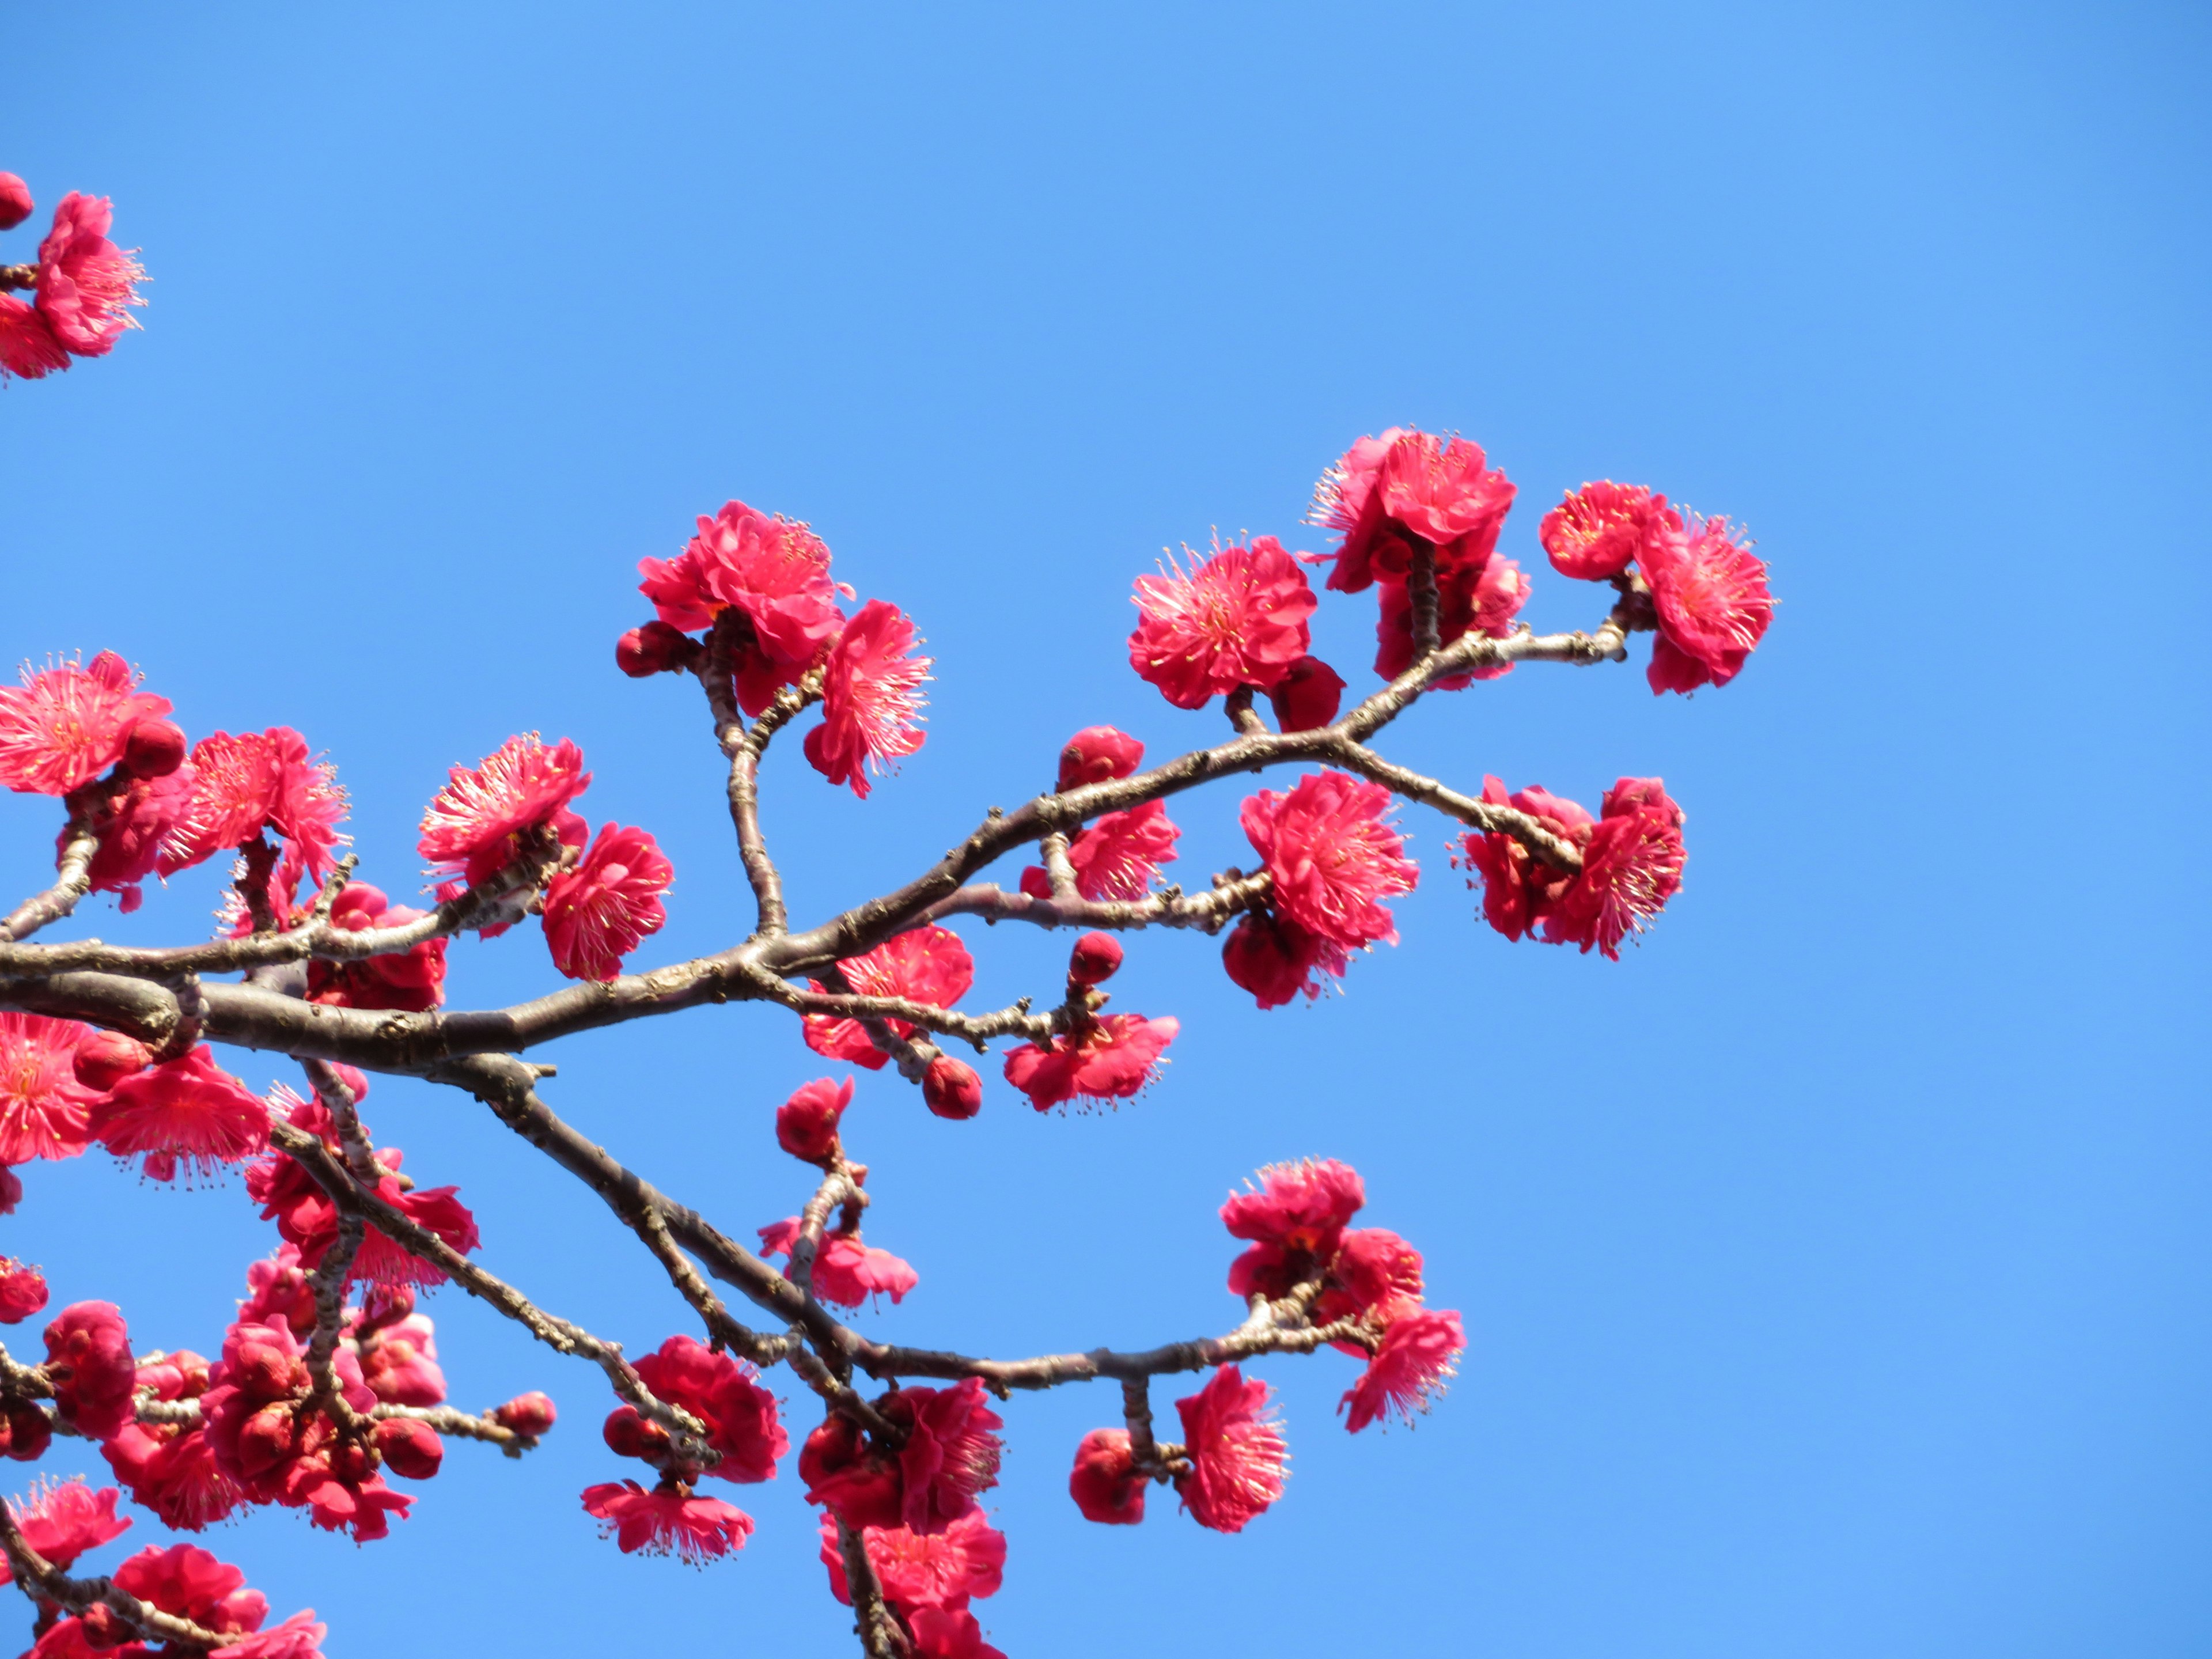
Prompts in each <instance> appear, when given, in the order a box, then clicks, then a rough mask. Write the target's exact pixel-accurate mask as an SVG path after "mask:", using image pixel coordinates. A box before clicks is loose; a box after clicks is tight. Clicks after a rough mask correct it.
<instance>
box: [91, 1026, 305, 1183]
mask: <svg viewBox="0 0 2212 1659" xmlns="http://www.w3.org/2000/svg"><path fill="white" fill-rule="evenodd" d="M88 1127H89V1128H90V1130H91V1133H92V1138H93V1139H95V1140H97V1141H99V1142H100V1145H101V1146H105V1147H106V1148H107V1150H108V1151H109V1152H112V1153H114V1154H115V1156H116V1157H118V1158H136V1157H137V1156H139V1155H141V1154H142V1153H143V1155H144V1158H145V1164H144V1165H143V1168H144V1171H145V1174H146V1176H147V1177H148V1179H149V1180H153V1181H173V1180H175V1179H176V1176H177V1170H178V1166H179V1164H182V1165H183V1166H184V1167H185V1169H186V1170H190V1171H191V1172H192V1173H195V1174H197V1175H199V1176H209V1175H211V1174H213V1173H214V1172H215V1170H216V1166H217V1165H218V1164H236V1163H239V1162H241V1161H242V1160H244V1159H246V1158H252V1157H253V1156H255V1155H256V1154H257V1153H258V1152H262V1151H264V1150H265V1149H266V1148H267V1146H268V1145H269V1109H268V1107H267V1106H266V1105H264V1103H263V1102H262V1099H261V1097H260V1096H258V1095H257V1094H255V1093H254V1092H253V1091H252V1090H251V1089H249V1088H247V1087H246V1085H244V1084H243V1083H240V1081H239V1080H238V1079H236V1078H234V1077H233V1076H231V1074H230V1073H228V1072H226V1071H224V1070H223V1069H222V1067H221V1066H217V1065H216V1063H215V1050H214V1049H212V1048H209V1047H208V1046H207V1044H206V1043H204V1042H202V1043H197V1044H196V1045H194V1046H193V1047H192V1048H191V1049H189V1050H188V1051H187V1052H186V1053H185V1054H183V1055H182V1056H181V1057H179V1059H176V1060H169V1061H167V1062H166V1063H164V1064H162V1065H160V1066H149V1067H148V1068H146V1069H145V1070H143V1071H139V1072H134V1073H131V1075H130V1076H128V1077H126V1078H125V1079H123V1080H122V1081H121V1082H119V1083H118V1084H117V1085H115V1087H114V1089H113V1090H112V1091H111V1092H110V1093H109V1094H108V1096H107V1097H106V1098H105V1099H104V1100H101V1101H99V1102H97V1103H95V1104H94V1106H93V1108H92V1112H91V1115H90V1118H89V1120H88Z"/></svg>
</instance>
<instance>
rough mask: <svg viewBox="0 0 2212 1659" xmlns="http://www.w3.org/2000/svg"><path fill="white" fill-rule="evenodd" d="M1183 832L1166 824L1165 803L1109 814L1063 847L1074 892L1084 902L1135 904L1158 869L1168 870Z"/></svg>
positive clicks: (1149, 802)
mask: <svg viewBox="0 0 2212 1659" xmlns="http://www.w3.org/2000/svg"><path fill="white" fill-rule="evenodd" d="M1180 836H1182V830H1180V829H1176V826H1175V825H1174V824H1173V823H1170V821H1169V819H1168V809H1167V803H1166V802H1164V801H1158V800H1148V801H1146V802H1144V803H1143V804H1142V805H1137V806H1133V807H1131V808H1130V809H1129V810H1128V811H1126V812H1109V813H1107V814H1106V815H1105V816H1104V817H1101V818H1100V819H1099V820H1098V821H1097V823H1094V824H1092V825H1091V827H1090V828H1088V829H1085V830H1083V831H1082V832H1081V833H1080V834H1079V835H1078V836H1076V837H1075V838H1074V840H1073V841H1072V842H1069V843H1068V848H1067V861H1068V862H1069V863H1070V864H1071V865H1073V866H1074V867H1075V890H1076V891H1077V892H1078V893H1080V894H1081V895H1082V896H1084V897H1085V898H1087V899H1093V900H1096V899H1140V898H1142V897H1144V896H1145V895H1146V893H1147V892H1148V891H1150V890H1151V888H1152V883H1153V882H1154V881H1155V880H1156V879H1157V878H1158V876H1159V873H1160V866H1162V865H1164V864H1172V863H1174V862H1175V857H1176V850H1175V846H1176V840H1177V838H1178V837H1180Z"/></svg>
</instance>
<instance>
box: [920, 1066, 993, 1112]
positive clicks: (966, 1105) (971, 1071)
mask: <svg viewBox="0 0 2212 1659" xmlns="http://www.w3.org/2000/svg"><path fill="white" fill-rule="evenodd" d="M921 1098H922V1103H924V1104H925V1105H927V1107H928V1108H929V1109H930V1110H931V1111H932V1112H933V1113H934V1114H935V1115H937V1116H939V1117H945V1118H951V1119H954V1120H956V1121H958V1120H964V1119H967V1118H971V1117H973V1116H975V1114H976V1113H978V1112H980V1111H981V1110H982V1109H983V1079H981V1077H978V1076H977V1075H976V1073H975V1067H974V1066H970V1065H969V1063H968V1062H967V1061H966V1060H955V1059H953V1057H952V1056H951V1055H950V1054H939V1055H938V1057H937V1058H936V1059H935V1060H931V1061H930V1062H929V1069H928V1070H927V1071H926V1072H924V1073H922V1074H921Z"/></svg>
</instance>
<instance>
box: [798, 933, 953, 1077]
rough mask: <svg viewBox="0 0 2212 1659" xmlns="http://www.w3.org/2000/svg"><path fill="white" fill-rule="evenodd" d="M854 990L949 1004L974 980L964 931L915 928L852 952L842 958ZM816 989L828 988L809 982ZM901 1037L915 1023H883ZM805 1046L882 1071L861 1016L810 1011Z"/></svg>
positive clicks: (881, 1058)
mask: <svg viewBox="0 0 2212 1659" xmlns="http://www.w3.org/2000/svg"><path fill="white" fill-rule="evenodd" d="M837 965H838V967H839V968H841V969H843V970H844V975H845V981H846V983H847V984H848V985H850V986H851V987H853V991H854V994H855V995H858V996H866V997H903V998H904V999H906V1000H908V1001H909V1002H926V1003H928V1004H930V1005H932V1006H935V1007H939V1008H950V1007H951V1006H952V1005H953V1004H954V1003H956V1002H957V1001H959V1000H960V999H961V998H962V997H963V996H965V995H966V994H968V987H969V986H970V985H972V984H974V983H975V958H974V957H971V956H969V954H968V947H967V946H966V945H963V944H962V943H961V942H960V936H959V935H958V934H957V933H953V932H952V931H951V930H950V929H949V928H945V927H915V928H909V929H908V931H907V932H905V933H894V934H893V935H892V936H891V937H890V938H889V939H885V940H884V942H883V943H882V944H881V945H878V946H876V948H875V949H874V950H872V951H869V952H868V953H867V954H866V955H865V956H858V957H847V958H846V959H845V960H844V961H842V962H841V963H838V964H837ZM810 983H811V984H812V985H813V987H814V988H815V989H816V990H817V991H826V990H828V989H829V987H827V986H825V985H823V984H822V983H821V982H820V981H818V980H817V981H810ZM885 1023H886V1024H889V1025H890V1028H891V1030H893V1031H895V1032H896V1033H897V1034H898V1035H899V1036H902V1037H903V1036H913V1035H914V1027H913V1026H911V1025H909V1024H907V1022H906V1021H904V1020H902V1019H894V1020H889V1021H886V1022H885ZM804 1026H805V1039H806V1046H807V1047H808V1048H811V1049H813V1050H814V1052H815V1053H816V1054H823V1055H825V1056H827V1057H828V1058H829V1059H831V1060H849V1061H850V1062H852V1064H854V1065H855V1066H866V1068H867V1069H868V1070H870V1071H872V1072H873V1071H879V1070H881V1069H882V1067H883V1063H884V1054H883V1051H882V1050H881V1049H879V1048H877V1047H876V1045H875V1043H874V1042H872V1041H871V1040H870V1038H869V1036H868V1033H867V1030H866V1028H865V1027H864V1026H862V1025H861V1024H860V1021H858V1020H857V1019H842V1018H837V1017H836V1016H835V1015H831V1014H809V1015H807V1016H806V1018H805V1021H804Z"/></svg>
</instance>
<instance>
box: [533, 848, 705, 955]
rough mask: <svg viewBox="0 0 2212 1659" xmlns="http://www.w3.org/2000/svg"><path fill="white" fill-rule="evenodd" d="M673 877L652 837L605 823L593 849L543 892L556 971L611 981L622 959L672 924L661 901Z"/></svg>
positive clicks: (546, 933)
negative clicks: (665, 926) (650, 934)
mask: <svg viewBox="0 0 2212 1659" xmlns="http://www.w3.org/2000/svg"><path fill="white" fill-rule="evenodd" d="M675 879H676V866H674V865H672V864H671V863H670V862H669V861H668V859H667V855H666V854H664V853H662V852H661V850H660V848H659V846H658V845H657V844H656V843H655V842H654V841H653V837H652V836H650V835H648V834H647V833H646V832H645V831H644V830H642V829H623V827H622V826H621V825H619V824H613V823H603V824H601V825H600V826H599V837H598V839H596V840H595V841H593V842H592V850H591V851H590V852H588V853H586V854H584V858H583V861H582V862H581V863H580V864H579V865H577V866H575V867H574V869H570V870H563V871H562V872H561V873H560V874H558V875H556V876H555V877H554V878H553V879H552V881H551V882H550V883H549V884H547V886H546V889H545V942H546V943H547V944H548V945H550V946H551V947H552V951H553V965H554V966H555V967H556V968H558V969H560V970H561V971H562V973H564V974H566V975H568V977H569V978H570V979H596V980H609V979H612V978H614V977H615V976H616V975H618V974H620V973H621V972H622V959H623V957H625V956H628V955H629V953H630V952H631V951H635V950H636V949H637V946H638V941H639V940H641V939H643V938H644V937H645V936H646V935H647V933H659V931H660V929H661V925H662V924H663V923H664V922H665V921H667V920H668V912H667V911H666V910H665V909H664V908H662V906H661V902H660V895H661V894H663V893H665V892H666V891H667V890H668V889H669V885H670V884H671V883H672V882H674V880H675Z"/></svg>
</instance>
